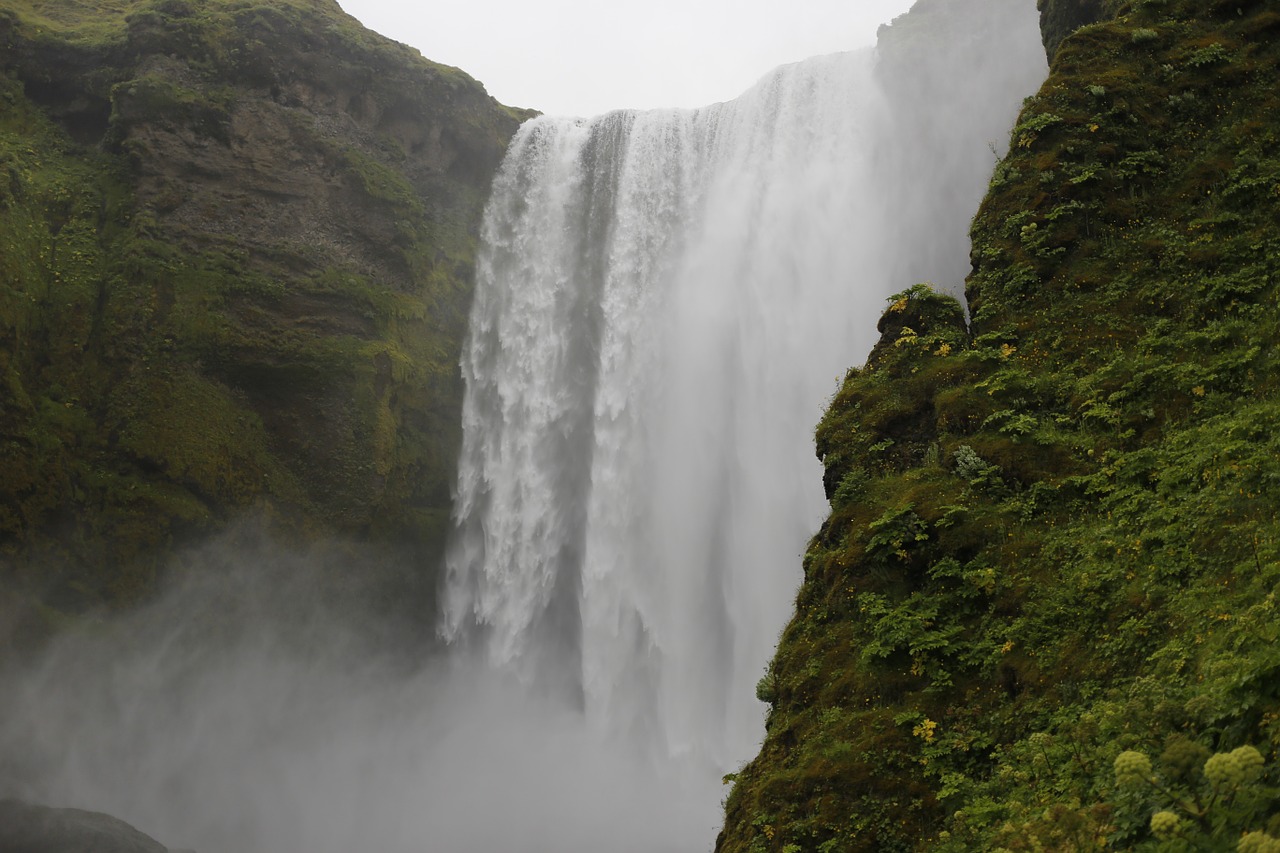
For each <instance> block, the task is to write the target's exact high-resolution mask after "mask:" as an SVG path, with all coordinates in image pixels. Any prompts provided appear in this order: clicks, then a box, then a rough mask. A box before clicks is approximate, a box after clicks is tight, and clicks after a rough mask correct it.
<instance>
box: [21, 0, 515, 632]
mask: <svg viewBox="0 0 1280 853" xmlns="http://www.w3.org/2000/svg"><path fill="white" fill-rule="evenodd" d="M4 5H5V8H4V9H3V10H0V45H3V49H0V71H2V73H0V102H2V103H0V106H2V107H3V109H0V383H3V387H4V389H5V393H4V395H3V396H4V403H3V405H2V406H0V452H2V453H3V459H2V460H0V461H2V463H3V464H0V589H5V590H8V591H9V593H11V594H14V595H17V596H18V597H19V598H20V599H21V600H23V601H27V602H28V603H29V605H30V608H34V610H32V611H31V612H43V610H42V608H44V609H48V610H49V612H53V613H78V612H81V611H83V610H85V609H86V608H91V607H94V606H97V605H99V604H108V605H111V604H121V603H124V602H128V601H132V600H136V599H138V598H142V597H145V596H146V595H147V594H149V592H150V591H151V590H152V589H153V587H154V583H155V580H156V578H157V573H158V571H159V567H160V566H162V565H163V564H164V563H165V560H166V559H167V557H168V555H169V554H171V553H172V551H173V549H174V548H175V547H176V546H178V545H180V544H182V543H184V542H187V541H189V540H191V539H193V538H195V537H200V536H204V535H208V534H209V533H211V532H213V531H216V530H218V529H221V528H223V527H225V526H226V525H227V524H228V523H230V522H231V521H232V520H233V519H234V518H235V517H237V516H238V515H240V514H243V513H246V512H253V513H258V514H263V515H265V516H266V517H267V518H269V519H271V523H272V524H273V525H274V527H275V529H276V531H277V533H278V534H279V535H281V536H285V537H299V538H300V539H301V541H303V542H305V541H306V540H309V539H312V538H314V537H316V536H318V535H320V534H321V533H324V534H326V535H330V534H338V535H344V536H349V537H354V538H357V539H375V540H377V541H379V542H381V543H384V544H388V543H394V547H395V548H401V547H404V543H412V548H411V550H413V551H414V552H415V553H416V554H417V555H418V557H417V559H419V560H420V561H421V563H422V564H423V565H426V566H428V567H429V566H430V565H431V563H432V560H433V559H435V557H436V556H437V555H438V554H439V550H440V548H441V546H442V543H443V539H444V535H445V531H446V527H447V518H448V507H449V482H450V478H451V473H452V471H453V468H454V460H455V458H456V452H457V444H458V440H459V436H458V431H459V427H458V420H459V415H458V410H459V407H460V400H461V383H460V379H459V378H458V371H457V366H456V365H457V358H458V352H459V350H460V346H461V339H462V335H463V334H464V333H465V318H466V313H467V305H468V302H469V298H470V287H471V270H472V267H471V263H472V256H473V253H474V250H475V231H476V229H477V226H478V221H479V215H480V210H481V207H482V204H483V201H484V194H485V191H486V190H487V185H488V181H489V179H490V177H491V175H492V172H493V170H494V169H495V168H496V166H497V163H498V160H499V158H500V157H501V154H502V151H503V149H504V147H505V143H506V139H507V137H508V136H509V134H510V133H511V132H513V131H514V129H515V127H516V124H517V121H516V117H517V116H516V113H513V111H511V110H509V109H507V108H504V107H501V106H500V105H498V104H496V103H495V102H493V101H492V99H490V98H488V96H487V95H485V93H484V91H483V89H482V88H481V87H480V86H479V85H478V84H477V83H475V81H473V80H471V78H469V77H467V76H466V75H465V74H463V73H462V72H460V71H458V70H456V69H451V68H447V67H445V66H440V65H437V64H434V63H431V62H429V61H427V60H425V59H423V58H422V57H421V56H419V55H418V54H417V53H416V52H414V51H412V50H411V49H409V48H406V47H404V46H403V45H399V44H396V43H394V42H391V41H389V40H386V39H384V38H382V37H380V36H376V35H375V34H372V33H369V32H368V31H366V30H364V29H363V28H362V27H360V26H359V25H358V24H357V23H356V22H355V21H354V20H353V19H351V18H350V17H348V16H346V15H345V14H344V13H343V12H342V11H341V10H340V9H339V8H338V6H337V5H336V4H334V3H331V2H322V0H289V2H283V3H271V4H263V3H256V2H240V0H220V2H215V3H200V4H196V3H188V2H179V0H142V1H140V2H109V0H103V2H93V3H62V2H58V3H44V2H23V0H14V2H8V3H6V4H4ZM521 115H523V114H521ZM433 134H434V136H433ZM314 175H320V176H322V178H316V179H314V180H313V179H312V178H311V176H314ZM306 181H310V183H306ZM303 216H310V217H311V219H310V220H308V224H307V226H306V227H307V228H309V229H311V231H309V232H307V231H303V230H300V229H296V233H295V232H291V231H290V230H289V229H290V228H291V227H293V224H294V220H295V219H297V218H299V217H303ZM335 223H336V225H335ZM339 226H340V227H339ZM325 228H330V229H331V231H332V234H333V235H334V236H331V235H330V234H329V233H328V232H324V231H323V229H325ZM317 231H319V232H321V233H320V236H318V237H317V236H316V232H317ZM344 235H345V236H344ZM418 583H420V584H423V585H424V587H426V588H430V586H431V583H432V580H431V575H430V572H429V571H426V572H423V573H421V574H420V575H419V577H418ZM421 597H423V598H429V595H424V596H421ZM24 606H26V605H24Z"/></svg>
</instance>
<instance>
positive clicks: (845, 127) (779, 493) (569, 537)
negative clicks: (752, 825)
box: [442, 0, 1043, 769]
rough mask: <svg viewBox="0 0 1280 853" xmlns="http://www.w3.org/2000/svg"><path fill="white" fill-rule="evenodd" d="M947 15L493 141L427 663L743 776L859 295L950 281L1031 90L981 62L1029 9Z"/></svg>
mask: <svg viewBox="0 0 1280 853" xmlns="http://www.w3.org/2000/svg"><path fill="white" fill-rule="evenodd" d="M952 5H953V6H958V7H963V9H961V10H960V14H959V15H956V12H955V10H954V9H952V10H950V11H948V10H946V8H945V7H944V6H943V5H942V4H936V3H935V4H930V3H928V2H926V3H923V4H920V6H921V7H929V8H921V12H922V14H921V15H920V17H919V18H918V20H919V21H921V22H922V24H921V25H919V26H912V27H907V28H906V29H905V31H904V32H902V33H901V34H899V33H898V32H895V31H896V30H897V29H898V28H897V27H895V28H891V29H890V30H888V31H887V32H888V33H889V36H888V37H887V38H882V46H881V52H880V53H877V52H875V51H865V52H857V53H847V54H838V55H833V56H826V57H819V58H816V59H811V60H808V61H806V62H802V63H799V64H796V65H791V66H786V67H783V68H780V69H778V70H776V71H774V72H773V73H771V74H770V75H768V76H767V77H765V78H764V79H763V80H762V81H761V82H760V83H759V84H757V85H756V86H755V87H754V88H752V89H751V90H750V91H748V92H747V93H746V94H744V95H743V96H742V97H740V98H738V99H737V100H734V101H731V102H728V103H724V104H716V105H713V106H710V107H707V108H704V109H700V110H694V111H677V110H661V111H653V112H642V113H635V112H615V113H610V114H607V115H605V116H602V117H599V118H595V119H591V120H576V119H559V118H547V117H543V118H539V119H535V120H533V121H531V122H528V123H527V124H525V125H524V127H523V128H521V130H520V132H519V134H518V135H517V137H516V139H515V140H514V142H513V143H512V145H511V148H510V150H509V152H508V155H507V158H506V161H505V163H504V165H503V167H502V169H501V171H500V173H499V175H498V177H497V180H496V182H495V185H494V189H493V193H492V196H491V200H490V203H489V206H488V210H487V213H486V218H485V223H484V228H483V234H482V238H483V249H482V251H481V256H480V261H479V267H478V281H477V292H476V297H475V305H474V308H473V312H472V318H471V337H470V343H469V346H468V347H467V349H466V352H465V353H464V355H463V360H462V369H463V375H464V378H465V380H466V383H467V397H466V403H465V409H464V445H463V450H462V457H461V464H460V469H459V476H458V484H457V501H456V509H455V520H456V522H457V529H456V533H455V536H454V540H453V543H452V547H451V553H450V556H449V560H448V567H447V579H446V588H445V593H446V594H445V605H444V618H443V629H442V630H443V633H444V635H445V636H446V637H447V638H448V639H450V640H453V641H455V642H458V643H460V644H465V643H466V642H468V641H470V642H471V643H472V644H473V645H474V646H476V647H478V648H479V650H480V651H481V652H482V654H483V655H484V656H485V657H487V659H488V661H489V662H490V663H491V664H493V665H496V666H499V667H505V668H509V669H512V670H514V671H516V672H518V673H520V674H521V675H522V676H523V677H525V678H526V679H527V680H529V681H532V682H535V683H540V684H544V685H551V686H552V688H553V689H556V690H561V691H565V692H566V693H567V694H569V695H571V696H572V697H573V698H574V699H575V700H576V701H577V702H578V703H579V705H580V707H581V709H582V711H583V713H584V715H585V717H586V719H587V720H588V721H589V722H590V724H591V725H592V726H593V727H596V728H598V729H600V730H602V731H605V732H607V733H609V734H611V735H618V736H621V737H623V738H630V739H633V740H635V741H636V742H638V743H643V744H645V745H646V746H647V747H649V748H651V749H653V750H656V752H657V753H658V754H661V755H666V756H692V757H694V758H695V759H697V760H699V761H705V762H707V763H709V764H711V765H712V766H715V767H721V768H726V769H728V768H731V767H732V766H734V765H736V763H738V762H740V761H741V760H742V759H743V758H744V757H746V755H747V754H749V752H750V750H751V747H752V746H753V745H754V743H755V742H756V741H757V740H758V738H759V735H760V731H761V714H762V706H761V705H759V704H758V703H756V702H755V701H754V699H753V698H752V697H753V686H754V684H755V682H756V680H757V679H758V677H759V676H760V674H761V671H762V668H763V666H764V664H765V662H766V661H767V659H768V657H769V654H770V651H771V648H772V646H773V644H774V642H775V640H776V637H777V633H778V631H779V630H780V629H781V627H782V625H783V623H784V621H785V619H786V617H787V615H788V612H789V610H790V607H791V603H792V595H793V591H794V589H795V587H796V585H797V583H798V581H799V566H800V555H801V552H802V551H803V549H804V545H805V541H806V539H807V538H808V537H809V536H810V535H811V534H812V533H813V531H814V530H815V529H816V527H817V525H818V523H819V521H820V520H821V517H822V515H823V514H824V510H825V503H824V500H823V495H822V491H821V473H820V470H819V469H818V466H817V462H816V461H815V460H814V458H813V452H812V441H811V436H812V429H813V425H814V423H815V422H816V421H817V419H818V417H819V416H820V414H821V410H822V407H823V403H824V400H825V399H826V398H827V397H828V396H829V395H830V394H831V392H832V391H833V390H834V387H835V382H836V380H837V378H838V377H839V376H841V375H842V373H843V371H844V370H845V368H846V367H848V366H849V365H851V364H856V363H858V362H860V361H861V360H862V359H863V358H865V355H866V353H867V351H868V350H869V349H870V347H871V344H872V343H873V342H874V339H873V337H872V335H873V334H874V325H875V321H876V319H877V318H878V316H879V314H880V312H881V310H882V308H883V306H884V301H885V297H886V296H887V295H888V294H890V293H891V292H893V291H895V290H898V289H901V288H904V287H906V286H908V285H910V284H912V283H914V282H915V281H918V280H933V281H936V282H939V283H941V284H944V285H949V286H951V287H952V288H953V289H955V287H956V285H957V284H958V282H959V281H960V280H961V279H962V277H963V274H964V271H965V268H966V261H967V256H966V249H967V246H966V242H965V240H964V230H963V229H964V224H965V223H966V222H967V220H968V217H969V216H970V215H971V213H972V211H973V210H974V209H976V206H977V201H978V199H979V198H980V196H981V191H982V189H983V187H984V186H985V181H986V177H987V175H988V174H989V172H990V169H991V167H992V165H993V164H994V157H993V155H992V149H993V147H994V144H995V142H996V141H997V140H1003V138H1004V137H1005V135H1006V133H1007V128H1008V126H1009V124H1010V122H1011V119H1012V116H1013V111H1014V109H1015V107H1016V105H1017V101H1018V95H1020V94H1022V93H1024V92H1026V91H1027V90H1028V89H1029V88H1030V86H1031V85H1032V84H1034V82H1036V81H1037V80H1038V79H1039V76H1040V75H1042V74H1043V57H1042V56H1040V55H1039V54H1038V49H1037V50H1036V51H1035V52H1032V51H1030V50H1013V51H1009V52H1006V54H1005V55H1004V56H1003V57H1002V61H1001V62H999V63H987V62H984V61H983V60H984V56H985V55H986V53H987V52H989V51H990V50H991V49H992V47H993V44H992V43H993V41H994V40H996V39H1002V38H1004V37H1005V36H1004V35H1003V34H1006V33H1010V31H1011V29H1012V30H1014V31H1017V35H1016V36H1011V37H1010V41H1011V42H1013V41H1014V39H1018V40H1021V41H1020V42H1015V43H1026V44H1031V45H1035V39H1034V35H1033V33H1034V28H1035V10H1034V8H1033V5H1032V4H1031V3H1029V2H1014V0H1006V1H1005V2H971V3H956V4H952ZM930 9H932V14H933V15H934V21H935V24H934V27H933V28H932V29H931V28H930V25H929V21H930V14H931V12H930ZM948 15H950V16H951V17H948ZM944 20H945V25H943V26H938V22H940V21H944ZM940 33H945V39H943V40H939V39H938V38H937V36H938V35H939V34H940ZM930 35H933V36H934V38H933V39H932V40H931V39H930V37H929V36H930ZM984 42H985V44H984ZM1037 47H1038V46H1037ZM958 57H962V58H963V59H964V60H965V61H967V64H957V58H958ZM904 74H905V75H906V77H905V79H904V77H903V75H904ZM930 74H932V75H933V78H934V79H932V80H931V81H930V83H929V85H921V83H920V80H919V79H918V78H921V77H925V78H927V77H928V76H929V75H930ZM911 75H916V78H917V79H915V80H913V79H912V76H911ZM904 92H905V93H907V94H908V95H909V97H907V98H901V97H895V96H898V95H901V94H902V93H904ZM1006 93H1007V94H1006ZM966 94H967V95H969V96H970V97H969V99H968V100H967V101H966V99H965V96H966ZM991 104H995V105H997V106H994V107H992V106H988V105H991Z"/></svg>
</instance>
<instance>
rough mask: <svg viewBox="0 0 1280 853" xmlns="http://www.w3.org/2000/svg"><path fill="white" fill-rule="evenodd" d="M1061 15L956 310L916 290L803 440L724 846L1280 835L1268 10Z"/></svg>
mask: <svg viewBox="0 0 1280 853" xmlns="http://www.w3.org/2000/svg"><path fill="white" fill-rule="evenodd" d="M1041 8H1042V11H1043V12H1044V21H1045V33H1046V44H1047V45H1048V47H1049V50H1050V53H1051V54H1052V55H1053V62H1052V65H1051V70H1050V75H1049V78H1048V80H1047V81H1046V82H1045V84H1044V86H1043V87H1042V88H1041V90H1040V92H1039V93H1038V94H1037V95H1036V96H1034V97H1032V98H1029V99H1028V100H1027V101H1026V103H1025V104H1024V109H1023V112H1022V115H1021V116H1020V118H1019V120H1018V123H1017V125H1016V127H1015V128H1014V129H1013V131H1012V135H1011V140H1010V141H1011V145H1010V151H1009V154H1008V155H1007V156H1006V157H1005V158H1004V159H1003V160H1002V161H1001V162H1000V163H999V164H998V165H997V167H996V170H995V174H994V175H993V177H992V181H991V185H990V189H989V192H988V194H987V197H986V199H985V200H984V202H983V203H982V206H981V208H980V209H979V211H978V213H977V215H976V217H975V218H974V221H973V226H972V230H971V238H972V253H971V258H972V262H973V269H972V272H971V274H970V276H969V277H968V280H967V286H966V297H967V300H968V308H969V321H970V323H969V328H968V329H967V330H966V329H964V327H963V323H962V322H960V317H959V307H958V306H956V305H954V304H952V305H947V303H946V300H945V298H944V297H941V296H939V295H937V294H932V293H930V292H929V290H928V288H924V287H915V288H912V289H911V290H909V291H905V292H904V293H903V294H901V295H900V298H899V299H898V300H897V301H896V302H895V303H894V304H893V305H892V306H891V308H890V309H889V312H888V313H887V314H886V317H885V319H884V320H883V321H882V323H881V330H882V332H883V333H884V337H883V338H882V339H881V342H880V344H879V345H878V346H877V347H876V349H875V351H874V352H873V353H872V355H871V357H870V359H869V360H868V363H867V365H866V366H865V367H864V368H861V369H856V370H851V371H850V372H849V374H848V376H847V377H846V379H845V382H844V384H843V387H842V388H841V390H840V391H839V392H838V394H837V395H836V397H835V399H834V400H833V401H832V404H831V406H830V408H829V409H828V411H827V413H826V415H825V416H824V418H823V420H822V422H821V424H820V425H819V427H818V430H817V449H818V454H819V457H820V458H821V459H822V461H823V464H824V466H825V468H826V480H825V482H826V486H827V493H828V495H829V497H830V499H831V514H830V516H829V518H828V519H827V520H826V522H825V523H824V524H823V525H822V528H821V530H820V532H819V533H818V535H817V536H815V537H814V539H813V540H812V542H811V543H810V545H809V548H808V550H807V552H806V554H805V556H804V571H805V579H804V583H803V585H802V586H801V588H800V590H799V593H798V595H797V599H796V613H795V617H794V619H793V620H792V622H791V623H790V624H789V625H788V627H787V628H786V630H785V631H784V633H783V635H782V638H781V640H780V643H779V647H778V653H777V656H776V658H775V659H774V661H773V663H772V664H771V666H770V668H769V671H768V673H767V674H766V677H765V679H763V680H762V682H761V689H760V691H759V698H761V700H762V701H765V702H767V703H768V705H769V707H770V710H769V717H768V723H767V735H766V738H765V741H764V743H763V745H762V747H761V751H760V753H759V755H758V756H757V757H756V758H755V759H753V760H752V761H751V762H750V763H749V764H748V765H747V766H746V767H745V768H743V770H742V771H741V772H740V773H739V774H737V775H736V779H735V782H734V787H733V790H732V792H731V793H730V795H729V796H728V798H727V801H726V823H725V829H724V832H723V833H722V835H721V838H720V841H719V844H718V845H717V850H718V851H720V853H731V852H732V853H739V851H741V853H747V851H783V852H784V853H785V852H786V851H792V853H794V851H810V850H813V851H822V853H827V851H841V853H851V851H868V853H870V851H888V850H934V851H947V853H961V851H972V850H1005V851H1023V850H1025V851H1031V850H1104V849H1107V850H1111V849H1115V850H1132V849H1137V850H1157V849H1159V850H1174V849H1205V850H1210V849H1212V850H1236V849H1240V850H1245V849H1252V850H1264V849H1272V848H1273V846H1274V845H1278V844H1280V840H1278V839H1280V795H1278V794H1277V790H1280V789H1278V788H1277V785H1276V782H1277V779H1278V778H1280V774H1278V771H1277V766H1278V765H1280V760H1278V755H1277V753H1278V752H1280V726H1278V725H1277V720H1280V689H1277V685H1280V656H1278V654H1277V652H1276V649H1277V648H1278V646H1277V641H1278V639H1280V638H1278V637H1277V627H1276V626H1277V625H1280V612H1278V604H1277V602H1280V522H1278V519H1280V489H1277V488H1276V484H1277V483H1280V462H1278V460H1280V356H1278V355H1277V353H1280V349H1278V348H1277V346H1276V342H1277V336H1278V335H1280V302H1278V301H1277V298H1278V295H1280V228H1278V226H1277V223H1280V158H1277V157H1276V154H1275V151H1276V148H1275V143H1276V140H1277V138H1278V137H1280V129H1278V128H1277V124H1276V118H1275V117H1276V116H1277V115H1280V102H1278V98H1280V96H1278V94H1277V88H1276V85H1275V81H1276V79H1277V75H1278V74H1280V40H1278V39H1277V35H1278V34H1280V12H1278V11H1277V10H1276V9H1275V8H1274V5H1273V4H1268V3H1262V2H1253V1H1252V0H1232V1H1231V2H1225V0H1222V1H1221V2H1220V0H1199V1H1195V2H1193V0H1143V2H1135V3H1125V4H1102V5H1101V6H1094V5H1091V4H1089V3H1080V2H1062V3H1058V2H1054V0H1046V2H1043V3H1042V4H1041ZM1099 11H1100V12H1101V14H1100V15H1099ZM1081 24H1089V25H1088V26H1084V27H1080V25H1081ZM1068 32H1070V34H1069V35H1068V34H1067V33H1068ZM1064 35H1065V38H1063V37H1062V36H1064ZM1059 38H1060V39H1061V42H1060V43H1058V41H1057V40H1058V39H1059Z"/></svg>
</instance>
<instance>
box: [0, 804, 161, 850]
mask: <svg viewBox="0 0 1280 853" xmlns="http://www.w3.org/2000/svg"><path fill="white" fill-rule="evenodd" d="M0 853H169V851H168V848H166V847H165V846H164V845H162V844H161V843H160V842H158V841H156V840H155V839H154V838H150V837H149V836H146V835H143V834H142V833H141V832H139V831H138V830H136V829H134V828H133V827H132V826H130V825H129V824H127V823H125V822H124V821H122V820H120V819H119V818H114V817H112V816H111V815H107V814H102V813H101V812H89V811H84V810H83V809H54V808H49V807H47V806H36V805H31V804H29V803H23V802H20V801H18V800H0Z"/></svg>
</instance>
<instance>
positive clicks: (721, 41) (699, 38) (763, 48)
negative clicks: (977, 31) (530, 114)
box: [339, 0, 912, 115]
mask: <svg viewBox="0 0 1280 853" xmlns="http://www.w3.org/2000/svg"><path fill="white" fill-rule="evenodd" d="M339 2H340V3H341V4H342V8H343V9H345V10H346V11H347V12H348V13H350V14H351V15H354V16H355V17H356V18H358V19H359V20H360V21H361V22H362V23H364V25H365V26H367V27H369V28H370V29H373V30H376V31H378V32H380V33H382V34H383V35H385V36H389V37H391V38H393V39H395V40H396V41H401V42H404V43H405V44H409V45H412V46H413V47H416V48H417V49H418V50H420V51H422V54H423V55H424V56H426V57H427V58H428V59H431V60H434V61H436V62H442V63H444V64H446V65H455V66H457V67H458V68H461V69H462V70H463V71H466V72H467V73H468V74H470V75H471V76H472V77H475V78H476V79H477V80H479V81H480V82H481V83H483V84H484V85H485V88H487V89H488V90H489V94H491V95H493V96H494V97H495V98H497V99H498V100H499V101H501V102H502V103H504V104H508V105H510V106H515V107H533V108H534V109H538V110H541V111H543V112H546V113H551V114H558V115H595V114H597V113H602V112H606V111H608V110H611V109H619V108H623V107H635V108H641V109H648V108H652V107H696V106H703V105H705V104H710V103H714V102H716V101H724V100H728V99H730V98H733V97H736V96H737V95H739V94H741V93H742V92H743V91H745V90H746V89H747V88H748V87H749V86H751V84H752V83H754V82H755V81H756V80H758V79H759V78H760V77H762V76H763V75H764V74H765V72H767V71H768V70H769V69H771V68H773V67H774V66H777V65H782V64H783V63H787V62H796V61H798V60H801V59H805V58H806V57H809V56H815V55H818V54H822V53H834V52H836V51H841V50H851V49H853V48H856V47H863V46H866V45H870V44H873V43H874V42H875V36H876V28H877V27H878V26H879V25H880V24H883V23H887V22H889V21H890V20H892V19H893V18H894V17H895V16H897V15H900V14H902V13H903V12H905V11H906V10H907V9H908V8H909V7H910V6H911V3H912V0H790V2H787V0H735V1H734V2H730V0H648V2H645V3H643V4H635V5H632V6H614V5H612V3H610V2H608V0H523V1H522V0H451V2H448V3H423V4H418V3H410V2H405V0H339Z"/></svg>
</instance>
